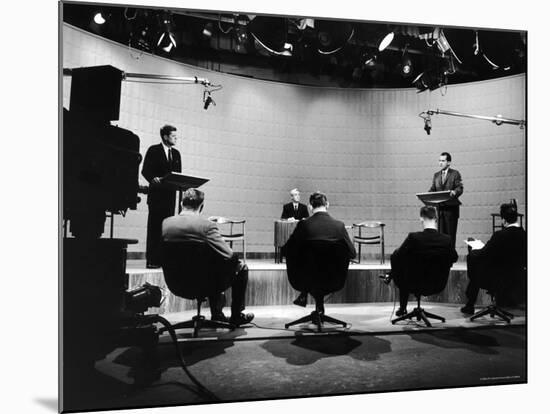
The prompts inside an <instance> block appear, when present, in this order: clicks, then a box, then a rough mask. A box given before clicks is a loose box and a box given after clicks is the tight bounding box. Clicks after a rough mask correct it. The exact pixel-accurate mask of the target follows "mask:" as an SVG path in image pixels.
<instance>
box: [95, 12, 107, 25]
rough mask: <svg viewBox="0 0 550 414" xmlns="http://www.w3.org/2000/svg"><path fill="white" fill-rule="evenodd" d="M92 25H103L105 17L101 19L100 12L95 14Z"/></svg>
mask: <svg viewBox="0 0 550 414" xmlns="http://www.w3.org/2000/svg"><path fill="white" fill-rule="evenodd" d="M94 23H95V24H103V23H105V17H103V15H102V14H101V12H97V13H96V14H95V15H94Z"/></svg>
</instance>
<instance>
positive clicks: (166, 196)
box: [141, 125, 181, 269]
mask: <svg viewBox="0 0 550 414" xmlns="http://www.w3.org/2000/svg"><path fill="white" fill-rule="evenodd" d="M176 131H177V129H176V128H175V127H173V126H172V125H164V126H163V127H162V128H161V129H160V137H161V140H162V142H161V143H160V144H156V145H152V146H150V147H149V149H148V150H147V153H146V154H145V159H144V160H143V169H142V170H141V174H142V175H143V176H144V177H145V179H146V180H147V181H148V182H149V194H148V196H147V205H148V207H149V215H148V217H147V246H146V249H147V251H146V259H147V268H148V269H156V268H159V267H160V243H161V226H162V220H164V219H165V218H166V217H169V216H173V215H174V207H175V203H176V191H175V190H174V189H171V188H168V187H167V186H166V185H164V184H163V183H162V179H163V177H164V176H165V175H166V174H168V173H170V172H181V155H180V153H179V151H178V150H177V149H176V148H174V146H175V145H176V142H177V139H178V137H177V134H176Z"/></svg>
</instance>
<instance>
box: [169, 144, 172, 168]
mask: <svg viewBox="0 0 550 414" xmlns="http://www.w3.org/2000/svg"><path fill="white" fill-rule="evenodd" d="M168 165H169V166H170V170H172V148H168Z"/></svg>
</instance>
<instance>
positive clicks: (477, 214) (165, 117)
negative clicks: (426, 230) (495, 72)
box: [63, 24, 526, 255]
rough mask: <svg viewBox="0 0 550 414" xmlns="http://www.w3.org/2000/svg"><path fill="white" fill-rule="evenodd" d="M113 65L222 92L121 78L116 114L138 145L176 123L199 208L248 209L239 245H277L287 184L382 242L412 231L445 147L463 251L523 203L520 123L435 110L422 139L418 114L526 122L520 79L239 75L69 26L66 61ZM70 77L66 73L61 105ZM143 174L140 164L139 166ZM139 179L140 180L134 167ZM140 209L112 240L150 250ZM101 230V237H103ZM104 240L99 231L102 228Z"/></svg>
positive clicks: (118, 225) (236, 212)
mask: <svg viewBox="0 0 550 414" xmlns="http://www.w3.org/2000/svg"><path fill="white" fill-rule="evenodd" d="M107 64H108V65H112V66H115V67H117V68H119V69H121V70H123V71H125V72H137V73H149V74H161V75H172V76H198V77H206V78H208V79H209V80H210V81H211V82H212V83H214V84H222V85H223V89H222V90H221V91H218V92H215V93H214V94H213V98H214V100H215V101H216V104H217V105H216V106H211V107H210V108H209V109H208V110H206V111H205V110H204V109H203V104H202V92H203V88H202V86H198V85H163V84H145V83H133V82H123V85H122V96H121V110H120V120H119V121H118V122H115V123H116V124H118V125H119V126H121V127H123V128H127V129H129V130H131V131H133V132H134V133H135V134H137V135H138V136H139V138H140V141H141V142H140V151H141V153H142V154H143V155H144V154H145V151H146V150H147V148H148V147H149V146H150V145H152V144H155V143H158V142H159V141H160V137H159V128H160V127H161V126H162V125H164V124H167V123H168V124H173V125H175V126H176V127H177V128H178V133H179V137H180V139H179V142H178V144H177V148H178V149H179V151H180V152H181V153H182V164H183V173H187V174H190V175H197V176H201V177H207V178H210V182H209V183H207V184H206V185H205V186H204V187H203V189H204V191H205V192H206V205H205V210H204V214H206V215H222V216H226V217H234V218H246V220H247V222H246V231H247V250H248V251H249V252H272V251H273V220H274V219H276V218H278V217H280V214H281V209H282V204H283V203H285V202H287V201H288V190H289V189H291V188H293V187H298V188H299V189H300V190H301V192H302V201H306V202H307V198H308V196H309V194H310V193H311V192H313V191H316V190H321V191H324V192H325V193H326V194H327V195H328V197H329V201H330V213H331V214H332V215H333V216H334V217H336V218H338V219H340V220H342V221H344V222H345V223H346V224H351V223H354V222H359V221H363V220H381V221H383V222H385V223H386V251H387V252H388V253H389V252H391V251H392V250H393V249H394V248H396V247H398V246H399V244H400V243H401V242H402V240H403V239H404V237H405V236H406V234H407V233H408V232H410V231H416V230H419V228H420V224H419V221H418V209H419V207H420V206H421V203H420V202H419V201H418V200H417V198H416V197H415V193H417V192H423V191H427V190H428V188H429V187H430V184H431V178H432V175H433V173H434V172H435V171H437V169H438V164H437V160H438V156H439V154H440V153H441V152H442V151H448V152H450V153H451V154H452V156H453V163H452V166H453V167H454V168H456V169H458V170H459V171H460V172H461V174H462V177H463V181H464V194H463V196H462V197H461V201H462V203H463V206H462V208H461V218H460V220H459V225H458V234H457V247H458V253H459V254H461V255H464V254H466V249H465V247H464V246H465V245H464V243H462V240H464V239H465V238H466V237H468V236H474V237H478V238H480V239H482V240H484V241H486V240H487V239H488V238H489V237H490V234H491V231H492V230H491V217H490V214H491V213H493V212H498V206H499V205H500V203H502V202H504V201H507V200H509V199H510V198H516V199H517V200H518V203H519V210H520V212H525V192H526V177H525V140H526V134H525V130H521V129H520V128H519V127H517V126H512V125H502V126H496V125H494V124H492V123H490V122H488V121H482V120H476V119H468V118H458V117H452V116H445V115H434V116H433V117H432V127H433V129H432V132H431V135H427V134H426V132H425V131H424V130H423V126H424V123H423V121H422V119H421V118H419V117H418V114H419V113H420V112H422V111H424V110H427V109H437V108H439V109H445V110H448V111H456V112H463V113H469V114H479V115H490V116H492V115H496V114H502V115H503V116H504V117H509V118H515V119H525V76H524V75H519V76H511V77H506V78H501V79H497V80H491V81H484V82H476V83H470V84H463V85H457V86H449V87H448V88H447V90H446V93H445V94H443V92H444V91H443V90H436V91H433V92H423V93H420V94H418V93H416V90H415V89H413V88H408V89H359V90H357V89H339V88H319V87H306V86H296V85H288V84H282V83H277V82H268V81H261V80H255V79H247V78H241V77H238V76H232V75H227V74H222V73H218V72H213V71H208V70H203V69H200V68H196V67H192V66H188V65H184V64H179V63H175V62H172V61H169V60H167V59H164V58H159V57H156V56H151V55H148V54H141V55H140V54H139V53H138V52H136V51H133V52H132V53H130V50H129V49H128V48H127V47H124V46H122V45H119V44H116V43H113V42H111V41H108V40H104V39H102V38H99V37H97V36H94V35H92V34H89V33H86V32H84V31H81V30H79V29H76V28H74V27H72V26H70V25H66V24H65V25H64V26H63V67H65V68H75V67H82V66H95V65H107ZM70 83H71V78H70V77H64V79H63V105H64V106H65V107H67V108H68V107H69V97H70ZM140 171H141V166H140ZM140 182H142V183H143V184H145V180H144V179H143V177H141V175H140ZM146 222H147V204H146V201H145V197H144V196H142V201H141V202H140V204H139V206H138V209H137V210H136V211H129V212H128V214H127V215H126V217H124V218H122V217H119V216H117V217H116V218H115V237H124V238H135V239H138V240H139V244H137V245H131V246H129V250H130V251H144V250H145V238H146ZM106 234H107V233H106ZM104 237H105V235H104Z"/></svg>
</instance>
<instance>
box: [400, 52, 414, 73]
mask: <svg viewBox="0 0 550 414" xmlns="http://www.w3.org/2000/svg"><path fill="white" fill-rule="evenodd" d="M408 46H409V45H406V46H405V49H404V50H403V55H402V56H401V65H400V66H401V76H403V77H404V78H408V77H409V76H411V75H412V60H411V57H410V56H409V54H408V53H407V48H408Z"/></svg>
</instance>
